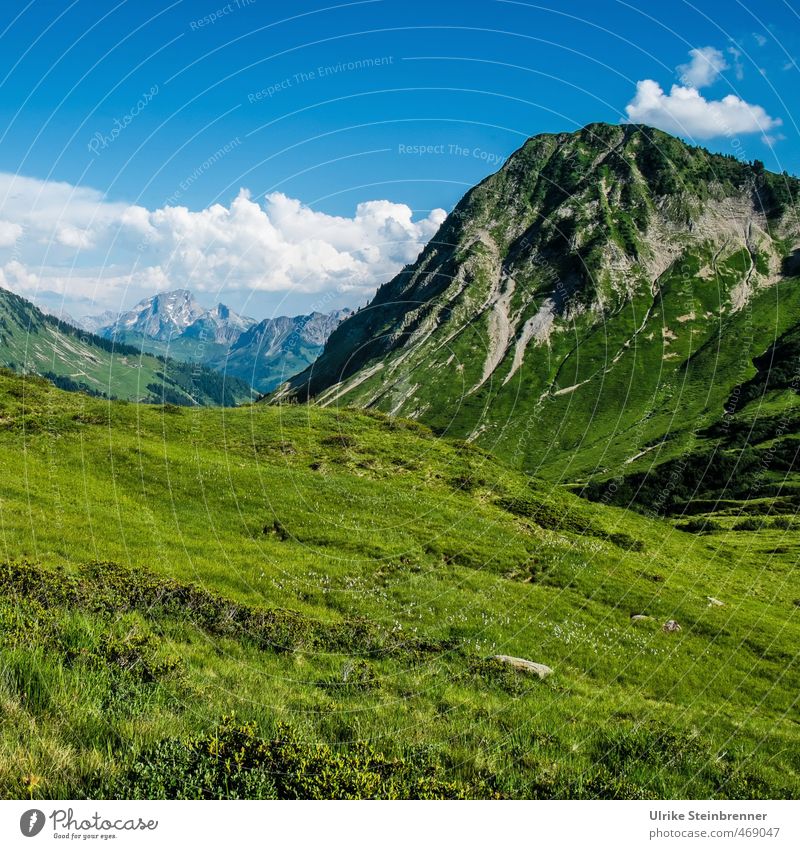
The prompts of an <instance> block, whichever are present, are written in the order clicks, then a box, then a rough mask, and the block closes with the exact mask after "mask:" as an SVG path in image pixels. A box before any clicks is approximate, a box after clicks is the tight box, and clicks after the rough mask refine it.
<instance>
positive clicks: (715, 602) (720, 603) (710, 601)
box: [706, 595, 725, 607]
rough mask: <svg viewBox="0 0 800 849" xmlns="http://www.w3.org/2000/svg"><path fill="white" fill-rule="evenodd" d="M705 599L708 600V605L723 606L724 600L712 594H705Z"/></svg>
mask: <svg viewBox="0 0 800 849" xmlns="http://www.w3.org/2000/svg"><path fill="white" fill-rule="evenodd" d="M706 599H707V600H708V606H709V607H724V605H725V602H724V601H720V600H719V599H718V598H714V597H713V596H710V595H707V596H706Z"/></svg>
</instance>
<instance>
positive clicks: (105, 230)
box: [0, 174, 445, 305]
mask: <svg viewBox="0 0 800 849" xmlns="http://www.w3.org/2000/svg"><path fill="white" fill-rule="evenodd" d="M444 218H445V212H444V210H442V209H435V210H433V211H431V212H430V213H429V214H428V215H427V216H425V217H423V218H417V219H415V218H414V216H413V212H412V210H411V209H410V208H409V207H408V206H406V205H405V204H399V203H392V202H391V201H388V200H373V201H366V202H364V203H360V204H359V205H358V206H357V207H356V210H355V213H354V214H353V215H352V216H351V217H346V216H334V215H328V214H326V213H323V212H319V211H316V210H313V209H311V208H309V207H308V206H305V205H304V204H303V203H302V202H301V201H299V200H296V199H294V198H290V197H287V196H286V195H284V194H282V193H279V192H276V193H273V194H270V195H267V196H266V197H265V198H264V199H263V201H261V202H259V201H258V200H256V199H254V198H253V197H252V196H251V195H250V193H249V192H248V191H246V190H244V189H243V190H241V191H240V192H239V194H238V196H237V197H236V198H235V199H234V200H233V201H232V202H231V203H230V204H229V205H227V206H226V205H223V204H213V205H212V206H209V207H207V208H205V209H201V210H199V211H193V210H189V209H187V208H186V207H182V206H165V207H161V208H158V209H152V210H150V209H147V208H145V207H143V206H137V205H132V204H124V203H118V202H109V201H107V200H105V199H104V197H103V196H102V194H101V193H99V192H97V191H95V190H93V189H88V188H82V187H76V186H72V185H69V184H67V183H55V182H47V181H41V180H35V179H31V178H26V177H19V176H15V175H11V174H0V285H3V286H6V287H7V288H12V289H15V290H17V291H21V293H22V294H25V295H27V296H31V295H33V294H35V293H37V292H47V293H56V294H59V295H61V296H63V297H65V298H67V299H68V300H77V299H91V300H92V301H94V302H95V303H98V304H108V305H111V304H117V305H118V304H119V303H120V298H121V296H122V295H123V290H124V292H129V294H130V297H131V298H132V297H140V296H144V295H149V294H152V293H153V292H155V291H164V290H167V289H170V288H177V287H186V288H191V289H193V290H195V291H198V292H203V291H209V292H212V291H213V292H221V291H230V290H236V291H267V292H279V293H280V292H289V291H292V292H300V293H315V292H323V291H326V290H330V289H336V290H337V291H339V292H342V293H351V298H350V300H351V301H352V302H357V301H360V300H363V298H364V297H367V296H369V295H371V294H372V291H373V290H374V289H375V287H376V286H378V285H379V284H380V283H382V282H384V281H385V280H387V279H388V278H389V277H391V276H392V275H393V274H395V273H396V272H397V271H398V270H399V269H400V268H401V267H402V266H403V265H404V264H406V263H408V262H412V261H413V260H414V259H415V258H416V256H417V255H418V254H419V251H420V250H421V249H422V247H423V246H424V244H425V243H426V242H427V241H428V240H429V239H430V238H431V236H433V234H434V233H435V232H436V230H437V229H438V227H439V225H440V224H441V223H442V221H443V220H444ZM125 300H129V298H125Z"/></svg>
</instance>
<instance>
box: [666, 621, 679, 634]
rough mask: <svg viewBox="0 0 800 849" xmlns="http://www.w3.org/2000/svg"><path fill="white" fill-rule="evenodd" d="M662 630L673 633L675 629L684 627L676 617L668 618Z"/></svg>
mask: <svg viewBox="0 0 800 849" xmlns="http://www.w3.org/2000/svg"><path fill="white" fill-rule="evenodd" d="M661 630H662V631H666V633H668V634H672V633H674V632H675V631H682V630H683V629H682V628H681V626H680V625H679V624H678V623H677V622H676V621H675V620H674V619H667V621H666V622H665V623H664V625H663V626H662V628H661Z"/></svg>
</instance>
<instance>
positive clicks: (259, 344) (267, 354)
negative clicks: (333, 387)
mask: <svg viewBox="0 0 800 849" xmlns="http://www.w3.org/2000/svg"><path fill="white" fill-rule="evenodd" d="M350 312H351V311H350V310H346V309H345V310H336V311H334V312H331V313H319V312H313V313H311V314H309V315H298V316H293V317H289V316H279V317H277V318H265V319H263V320H262V321H256V319H254V318H250V317H248V316H242V315H239V314H238V313H236V312H234V310H232V309H230V307H227V306H225V304H217V305H216V306H215V307H213V308H211V309H205V308H204V307H202V306H201V305H200V304H199V303H198V302H197V301H196V300H195V298H194V296H193V295H192V293H191V292H189V291H188V290H186V289H176V290H175V291H173V292H165V293H162V294H158V295H154V296H152V297H150V298H145V299H144V300H143V301H140V302H139V303H138V304H136V306H134V307H133V308H132V309H131V310H129V311H128V312H125V313H122V314H120V315H116V314H114V313H109V312H105V313H103V314H102V315H98V316H85V317H84V318H82V319H81V320H80V322H79V323H80V325H81V326H82V327H83V328H84V329H86V330H90V331H92V332H94V333H97V334H98V335H99V336H102V337H103V338H104V339H108V340H112V341H115V342H118V343H121V344H124V345H130V346H133V347H135V348H138V349H139V350H142V351H145V352H147V353H150V354H157V355H162V356H169V357H171V358H174V359H179V360H184V361H186V362H193V363H202V364H203V365H206V366H208V367H209V368H212V369H214V370H216V371H220V372H223V373H224V374H227V375H231V376H233V377H237V378H240V379H241V380H244V381H246V382H247V383H249V384H250V385H251V386H252V387H253V388H254V389H255V390H256V391H258V392H261V393H264V392H269V391H271V390H272V389H274V388H275V387H276V386H277V385H278V384H279V383H281V382H282V381H284V380H287V379H288V378H290V377H292V376H293V375H295V374H297V373H298V372H300V371H302V370H303V369H305V368H306V367H307V366H309V365H310V364H311V363H313V362H314V360H316V358H317V357H318V356H319V354H320V353H321V352H322V349H323V347H324V345H325V342H326V341H327V339H328V337H329V336H330V334H331V333H332V332H333V331H334V330H335V329H336V327H337V326H338V325H339V323H340V322H341V321H342V320H343V319H344V318H346V317H347V316H349V315H350Z"/></svg>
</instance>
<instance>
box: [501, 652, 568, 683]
mask: <svg viewBox="0 0 800 849" xmlns="http://www.w3.org/2000/svg"><path fill="white" fill-rule="evenodd" d="M491 660H496V661H497V662H498V663H507V664H508V665H509V666H513V667H514V669H519V670H521V671H522V672H530V673H531V674H532V675H538V676H539V677H540V678H547V676H548V675H551V674H552V672H553V670H552V669H551V668H550V667H549V666H545V665H544V664H543V663H534V662H533V661H532V660H525V658H524V657H511V655H508V654H496V655H494V656H493V657H492V658H491Z"/></svg>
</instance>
